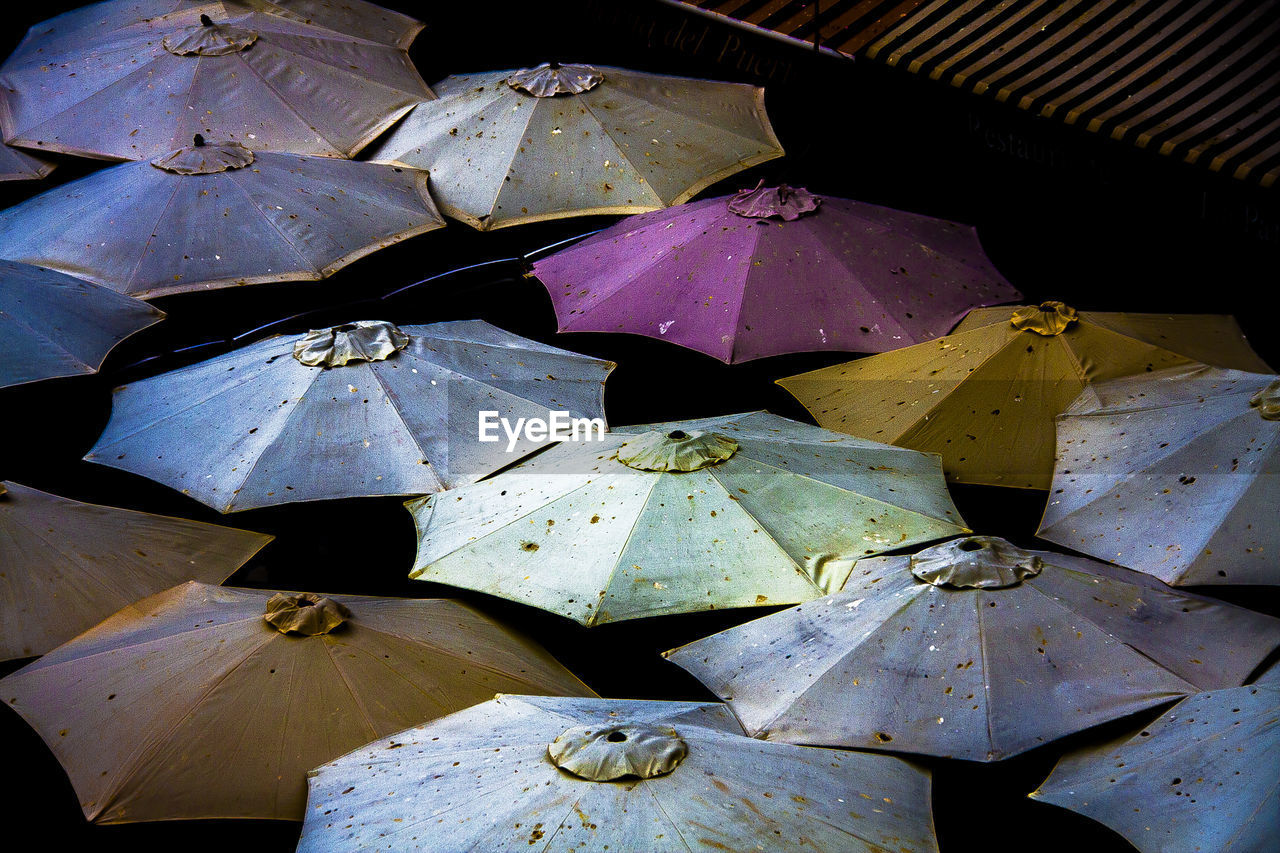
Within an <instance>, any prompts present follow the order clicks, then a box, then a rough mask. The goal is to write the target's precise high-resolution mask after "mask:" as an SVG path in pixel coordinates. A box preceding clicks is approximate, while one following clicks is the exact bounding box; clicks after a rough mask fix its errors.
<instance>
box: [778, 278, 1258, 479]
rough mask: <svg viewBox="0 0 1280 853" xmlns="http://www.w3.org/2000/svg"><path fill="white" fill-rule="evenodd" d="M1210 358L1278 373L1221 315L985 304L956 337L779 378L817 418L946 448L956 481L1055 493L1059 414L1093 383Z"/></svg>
mask: <svg viewBox="0 0 1280 853" xmlns="http://www.w3.org/2000/svg"><path fill="white" fill-rule="evenodd" d="M1197 361H1200V362H1205V363H1208V364H1213V365H1218V366H1222V367H1232V368H1237V369H1240V370H1249V371H1253V372H1267V373H1269V372H1270V370H1269V368H1267V366H1266V364H1265V363H1264V362H1263V361H1262V360H1261V359H1260V358H1258V356H1257V354H1256V353H1254V352H1253V350H1252V349H1250V348H1249V345H1248V343H1246V342H1245V340H1244V336H1243V335H1242V334H1241V333H1240V328H1239V326H1237V325H1236V322H1235V320H1233V319H1232V318H1230V317H1224V316H1206V315H1181V316H1170V315H1160V314H1111V313H1102V312H1094V311H1083V312H1079V313H1077V312H1076V311H1075V309H1073V308H1070V307H1068V306H1066V305H1063V304H1062V303H1061V302H1045V303H1043V304H1042V305H1040V306H1038V307H1037V306H1021V307H1004V308H982V309H975V310H974V311H971V312H969V315H968V316H967V317H966V318H965V319H964V321H962V322H961V323H960V325H959V326H957V327H956V329H955V331H953V332H952V333H951V334H949V335H947V336H945V337H941V338H938V339H937V340H934V341H929V342H927V343H922V344H916V345H915V346H910V347H904V348H903V349H899V350H894V351H892V352H888V353H883V354H880V355H874V356H871V357H869V358H862V359H858V360H857V361H851V362H846V363H844V364H838V365H835V366H832V367H825V368H822V369H820V370H814V371H811V372H809V373H802V374H800V375H798V376H790V377H787V378H786V379H779V380H778V384H779V385H781V386H782V387H784V388H786V389H787V390H788V391H789V392H791V393H792V394H794V395H795V396H796V398H797V399H798V400H800V402H801V403H803V404H804V407H805V408H806V409H808V410H809V413H810V414H812V415H813V417H814V418H815V419H816V420H817V421H818V424H819V425H821V426H824V427H826V428H827V429H832V430H836V431H838V432H846V433H849V434H851V435H857V436H861V437H863V438H870V439H874V440H876V441H887V442H890V443H892V444H897V445H900V446H902V447H910V448H913V449H915V450H926V451H932V452H934V453H938V454H941V456H942V466H943V469H944V470H945V471H946V474H947V478H948V479H950V480H952V481H953V482H958V483H981V484H985V485H994V486H1017V487H1022V488H1033V489H1047V488H1049V483H1050V480H1051V478H1052V474H1053V459H1054V421H1053V419H1054V416H1056V415H1057V414H1059V413H1060V412H1062V411H1063V410H1065V409H1066V408H1067V406H1069V405H1070V404H1071V401H1072V400H1074V399H1075V398H1076V396H1077V395H1079V393H1080V392H1081V391H1082V390H1083V389H1084V388H1085V387H1086V386H1087V385H1089V384H1091V383H1094V382H1100V381H1103V380H1106V379H1113V378H1116V377H1119V376H1129V375H1133V374H1137V373H1145V372H1149V371H1153V370H1159V369H1161V368H1165V367H1178V366H1186V365H1189V364H1191V363H1192V362H1197Z"/></svg>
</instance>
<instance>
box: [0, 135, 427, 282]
mask: <svg viewBox="0 0 1280 853" xmlns="http://www.w3.org/2000/svg"><path fill="white" fill-rule="evenodd" d="M186 142H187V146H186V147H184V148H179V149H177V150H174V151H171V152H169V153H168V154H166V155H165V156H164V157H160V158H157V159H156V160H155V161H153V162H146V161H142V162H137V163H124V164H121V165H118V166H112V167H110V168H107V169H102V170H100V171H97V172H94V173H92V174H90V175H88V176H86V177H84V178H81V179H80V180H77V181H73V182H71V183H69V184H65V185H63V186H60V187H57V188H55V189H52V190H49V191H47V192H45V193H43V194H42V195H38V196H36V197H35V198H32V199H29V200H27V201H25V202H23V203H21V204H19V205H16V206H14V207H11V208H9V209H8V210H6V211H3V212H0V257H5V258H12V259H14V260H19V261H25V262H27V263H32V264H37V265H39V266H43V267H50V268H52V269H57V270H60V271H62V272H65V273H68V274H70V275H74V276H76V277H78V278H84V279H88V280H90V281H94V282H97V283H98V284H102V285H105V286H107V287H110V288H112V289H113V290H118V291H120V292H121V293H127V294H129V295H131V296H139V297H144V298H151V297H156V296H165V295H167V294H172V293H184V292H187V291H192V290H210V289H213V288H219V287H231V286H234V285H241V284H258V283H262V282H276V281H307V280H315V279H320V278H325V277H326V276H329V275H331V274H332V273H334V272H335V271H336V270H338V269H341V268H342V267H344V266H346V265H347V264H349V263H351V262H352V261H354V260H356V259H358V258H362V257H364V256H365V255H367V254H369V253H371V252H374V251H376V250H378V249H382V248H385V247H386V246H389V245H391V244H393V243H396V242H398V241H400V240H403V239H405V238H407V237H412V236H414V235H415V234H421V233H423V232H426V231H431V230H433V229H435V228H441V227H443V226H444V220H443V219H442V218H441V216H440V214H439V212H438V211H437V210H436V207H435V205H434V204H433V203H432V201H431V196H430V194H429V193H428V191H427V175H426V173H425V172H419V171H417V170H413V169H394V168H390V167H387V166H377V165H373V164H371V163H354V162H350V161H346V160H333V159H328V158H324V157H298V156H294V155H288V154H269V153H256V154H255V153H254V152H253V151H250V150H248V149H247V148H244V147H242V146H240V145H238V144H235V143H219V144H214V143H213V142H209V143H205V141H204V140H203V139H196V140H195V144H191V143H192V140H190V139H188V140H186Z"/></svg>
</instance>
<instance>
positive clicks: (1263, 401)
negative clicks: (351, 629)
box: [0, 379, 1280, 494]
mask: <svg viewBox="0 0 1280 853" xmlns="http://www.w3.org/2000/svg"><path fill="white" fill-rule="evenodd" d="M1249 405H1250V406H1253V407H1254V408H1255V409H1257V410H1258V414H1260V415H1262V419H1263V420H1267V421H1280V379H1275V380H1272V382H1271V383H1270V384H1268V385H1267V387H1265V388H1263V389H1261V390H1260V391H1258V393H1257V394H1254V395H1253V397H1252V398H1251V399H1250V400H1249ZM0 494H2V493H0Z"/></svg>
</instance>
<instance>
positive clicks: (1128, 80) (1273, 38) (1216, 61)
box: [682, 0, 1280, 187]
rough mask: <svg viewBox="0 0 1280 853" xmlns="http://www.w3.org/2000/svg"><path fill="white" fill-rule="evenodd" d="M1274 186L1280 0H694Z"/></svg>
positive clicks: (1279, 158)
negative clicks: (816, 30) (816, 26)
mask: <svg viewBox="0 0 1280 853" xmlns="http://www.w3.org/2000/svg"><path fill="white" fill-rule="evenodd" d="M682 5H685V6H688V7H695V8H697V9H699V10H700V11H703V12H709V13H714V14H717V15H721V16H727V17H729V18H732V19H736V20H737V21H740V22H743V23H746V24H750V25H752V26H755V27H759V28H762V29H765V30H770V31H773V32H776V33H780V34H782V35H785V36H788V37H791V38H795V39H797V40H802V41H806V42H809V43H812V41H813V39H814V34H815V14H816V17H817V18H818V21H819V23H820V25H821V26H820V29H818V33H817V34H818V39H819V41H820V43H821V44H823V45H824V46H825V47H827V48H829V49H834V50H837V51H839V52H841V53H845V54H848V55H851V56H859V57H865V58H867V59H872V60H875V61H878V62H883V63H886V64H888V65H891V66H895V67H900V68H905V69H906V70H908V71H911V72H912V73H915V74H921V75H925V76H928V77H929V78H931V79H934V80H938V81H940V82H944V83H948V84H950V85H951V86H954V87H956V88H958V89H962V90H964V91H967V92H971V93H973V94H975V95H979V96H984V97H990V98H994V99H995V100H997V101H1001V102H1004V103H1008V104H1012V105H1014V106H1017V107H1018V108H1019V109H1022V110H1026V111H1028V112H1031V113H1034V114H1037V115H1041V116H1044V117H1054V118H1058V119H1060V120H1061V121H1063V122H1064V123H1066V124H1069V125H1074V126H1079V127H1084V128H1086V129H1087V130H1090V131H1092V132H1095V133H1099V134H1103V135H1106V136H1109V137H1110V138H1112V139H1117V140H1123V141H1127V142H1129V143H1131V144H1133V145H1135V146H1137V147H1139V148H1143V149H1147V150H1151V151H1156V152H1159V153H1160V154H1163V155H1165V156H1169V157H1174V158H1176V159H1179V160H1183V161H1185V162H1188V163H1194V164H1198V165H1201V166H1204V167H1207V168H1208V169H1210V170H1211V171H1214V172H1219V173H1222V174H1225V175H1230V176H1232V177H1235V178H1237V179H1240V180H1244V181H1248V182H1250V183H1256V184H1258V185H1261V186H1263V187H1270V186H1272V185H1273V184H1274V183H1275V182H1276V180H1277V179H1278V178H1280V2H1277V0H1016V2H1015V0H826V1H825V2H819V3H814V2H802V0H791V2H788V0H685V2H683V3H682Z"/></svg>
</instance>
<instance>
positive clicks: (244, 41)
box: [163, 15, 258, 56]
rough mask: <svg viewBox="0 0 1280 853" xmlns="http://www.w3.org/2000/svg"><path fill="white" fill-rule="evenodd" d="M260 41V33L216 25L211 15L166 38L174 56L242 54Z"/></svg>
mask: <svg viewBox="0 0 1280 853" xmlns="http://www.w3.org/2000/svg"><path fill="white" fill-rule="evenodd" d="M257 40H258V33H257V32H256V31H254V30H249V29H245V28H244V27H237V26H232V25H229V24H215V23H214V22H213V21H212V20H210V18H209V16H208V15H201V16H200V24H199V25H198V26H194V27H183V28H182V29H180V30H177V31H175V32H172V33H169V35H167V36H165V37H164V42H163V44H164V49H165V50H167V51H169V52H170V53H172V54H173V55H174V56H225V55H227V54H228V53H239V52H240V51H242V50H244V49H245V48H246V47H248V46H249V45H251V44H253V43H254V42H255V41H257Z"/></svg>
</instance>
